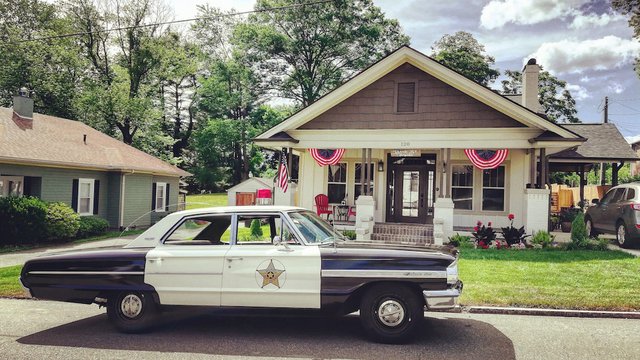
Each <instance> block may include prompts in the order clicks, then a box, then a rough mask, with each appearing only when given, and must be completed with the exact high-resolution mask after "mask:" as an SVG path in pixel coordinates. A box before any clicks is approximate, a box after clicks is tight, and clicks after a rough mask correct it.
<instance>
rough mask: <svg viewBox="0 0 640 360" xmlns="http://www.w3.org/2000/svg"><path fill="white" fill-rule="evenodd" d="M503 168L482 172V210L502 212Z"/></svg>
mask: <svg viewBox="0 0 640 360" xmlns="http://www.w3.org/2000/svg"><path fill="white" fill-rule="evenodd" d="M504 171H505V168H504V166H498V167H497V168H495V169H487V170H483V172H482V210H489V211H504V193H505V191H504V179H505V174H504Z"/></svg>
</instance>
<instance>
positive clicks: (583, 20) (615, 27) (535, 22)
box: [165, 0, 640, 140]
mask: <svg viewBox="0 0 640 360" xmlns="http://www.w3.org/2000/svg"><path fill="white" fill-rule="evenodd" d="M165 1H167V3H168V5H169V6H171V7H173V9H174V11H175V18H176V19H183V18H190V17H195V16H197V11H196V5H197V4H203V3H209V4H210V5H212V6H216V7H219V8H222V9H232V8H234V9H236V10H239V11H243V10H251V9H252V8H253V4H254V2H255V1H254V0H209V1H207V0H165ZM374 2H375V3H376V5H377V6H380V7H381V8H382V10H383V11H384V12H385V13H386V14H387V16H388V17H391V18H396V19H398V20H399V21H400V24H401V25H402V27H403V28H404V31H405V32H406V33H407V34H408V35H409V36H411V46H413V47H414V48H416V49H417V50H420V51H422V52H425V53H426V54H430V53H431V46H432V45H433V43H434V42H435V41H436V40H438V39H440V38H441V37H442V36H443V35H444V34H452V33H455V32H456V31H459V30H464V31H467V32H470V33H472V34H473V35H474V37H475V38H476V39H478V41H480V43H482V44H484V45H485V47H486V50H487V53H488V54H489V55H492V56H494V57H495V59H496V67H498V68H499V69H500V70H501V71H502V72H504V70H507V69H509V70H521V69H522V66H523V64H524V62H526V60H527V59H529V58H530V57H535V58H537V59H538V64H541V65H542V66H543V67H544V68H545V70H548V71H550V72H551V73H552V74H554V75H555V76H557V77H558V78H560V79H562V80H565V81H567V82H568V84H569V85H568V87H569V89H570V90H571V93H572V95H573V97H574V98H575V99H576V103H577V108H578V117H579V118H580V119H581V120H582V121H583V122H601V121H602V118H603V114H602V105H603V99H604V97H605V96H609V99H610V100H609V114H610V116H609V118H610V119H611V121H612V122H614V123H616V124H617V125H618V128H619V129H620V131H621V132H622V133H623V134H624V135H625V136H627V137H636V136H637V139H638V140H640V78H639V77H638V76H637V75H636V74H635V73H634V71H633V63H634V58H635V57H636V56H638V55H640V42H638V41H637V40H633V39H632V30H631V29H630V28H629V26H628V24H627V19H626V18H625V17H623V16H621V15H619V14H616V13H613V12H612V11H611V9H610V7H609V2H608V1H603V0H564V1H558V0H464V1H463V0H450V1H437V2H436V1H424V0H374ZM492 87H495V88H498V87H499V81H497V82H496V83H494V84H493V86H492Z"/></svg>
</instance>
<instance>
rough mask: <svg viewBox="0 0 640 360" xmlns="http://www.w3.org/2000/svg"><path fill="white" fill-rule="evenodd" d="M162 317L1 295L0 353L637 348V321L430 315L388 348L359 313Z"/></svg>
mask: <svg viewBox="0 0 640 360" xmlns="http://www.w3.org/2000/svg"><path fill="white" fill-rule="evenodd" d="M187 314H188V315H187ZM165 315H166V317H165V318H166V320H167V321H165V322H164V324H163V325H160V326H159V327H158V328H157V329H155V331H154V332H152V333H149V334H142V335H125V334H120V333H117V332H116V331H115V330H114V329H113V328H112V327H111V326H110V325H109V324H108V323H107V319H106V315H105V313H104V309H101V310H100V309H98V308H97V306H95V305H76V304H66V303H55V302H48V301H34V300H10V299H0V358H7V359H42V358H46V359H47V360H53V359H72V358H73V359H85V358H91V359H154V360H156V359H183V358H187V357H188V358H189V359H201V358H202V359H204V358H207V359H211V358H213V359H234V358H237V359H258V358H271V359H273V358H301V359H319V358H340V359H385V360H391V359H501V360H508V359H637V358H638V354H640V344H639V343H638V341H637V339H638V337H637V336H638V334H640V321H639V320H625V319H580V318H561V317H535V316H507V315H480V314H436V315H430V316H429V317H428V318H427V321H426V322H425V325H424V328H423V330H422V334H421V335H420V336H419V337H418V339H417V340H416V342H415V343H413V344H408V345H401V346H398V345H396V346H393V345H381V344H374V343H370V342H368V341H367V340H366V339H364V338H363V336H362V333H361V330H360V327H359V322H358V319H357V317H346V318H338V319H321V318H304V317H295V318H276V317H269V316H252V317H233V316H220V315H219V314H215V313H214V312H211V311H208V312H202V311H199V312H188V313H174V314H165Z"/></svg>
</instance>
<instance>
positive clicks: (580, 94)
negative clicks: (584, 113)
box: [565, 83, 591, 101]
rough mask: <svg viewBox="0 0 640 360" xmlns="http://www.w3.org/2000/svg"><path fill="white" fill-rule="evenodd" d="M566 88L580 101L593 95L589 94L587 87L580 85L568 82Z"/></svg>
mask: <svg viewBox="0 0 640 360" xmlns="http://www.w3.org/2000/svg"><path fill="white" fill-rule="evenodd" d="M565 89H567V90H569V91H570V92H571V96H573V98H574V99H576V100H578V101H580V100H584V99H586V98H590V97H591V94H589V92H588V91H587V89H586V88H584V87H582V86H580V85H575V84H569V83H567V85H566V86H565Z"/></svg>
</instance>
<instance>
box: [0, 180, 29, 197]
mask: <svg viewBox="0 0 640 360" xmlns="http://www.w3.org/2000/svg"><path fill="white" fill-rule="evenodd" d="M23 192H24V177H22V176H1V177H0V197H2V196H22V195H23Z"/></svg>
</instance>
